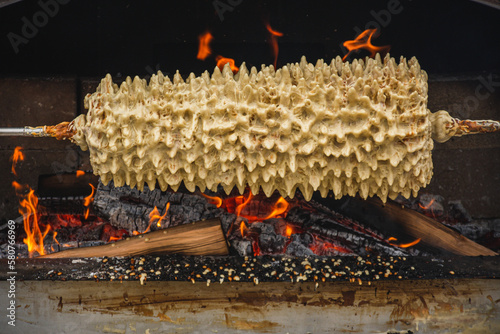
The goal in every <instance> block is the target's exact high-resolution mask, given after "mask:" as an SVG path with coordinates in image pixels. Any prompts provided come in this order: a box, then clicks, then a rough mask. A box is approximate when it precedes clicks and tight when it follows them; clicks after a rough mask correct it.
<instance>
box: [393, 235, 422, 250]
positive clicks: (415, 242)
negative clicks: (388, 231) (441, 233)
mask: <svg viewBox="0 0 500 334" xmlns="http://www.w3.org/2000/svg"><path fill="white" fill-rule="evenodd" d="M397 240H398V239H397V238H394V237H390V238H389V239H387V241H388V242H389V243H390V244H391V245H392V246H396V247H400V248H408V247H411V246H415V245H416V244H418V243H419V242H420V241H421V238H418V239H417V240H414V241H412V242H408V243H404V244H394V243H391V241H397Z"/></svg>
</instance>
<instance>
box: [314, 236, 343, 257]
mask: <svg viewBox="0 0 500 334" xmlns="http://www.w3.org/2000/svg"><path fill="white" fill-rule="evenodd" d="M309 248H310V249H311V250H312V251H313V253H314V254H316V255H331V254H337V253H342V254H352V251H351V250H350V249H347V248H345V247H342V246H338V245H335V244H333V243H331V242H326V241H320V240H318V239H317V238H315V242H314V244H313V245H311V246H310V247H309Z"/></svg>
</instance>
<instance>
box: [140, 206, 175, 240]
mask: <svg viewBox="0 0 500 334" xmlns="http://www.w3.org/2000/svg"><path fill="white" fill-rule="evenodd" d="M168 209H170V202H168V203H167V205H166V206H165V213H164V214H163V216H161V215H160V212H159V211H158V209H157V208H156V206H155V208H154V209H153V210H152V211H151V212H150V213H149V226H151V224H152V223H153V222H154V221H155V220H157V222H156V226H158V227H161V222H162V221H163V219H165V217H166V216H167V213H168ZM149 226H148V230H149ZM144 233H145V232H144Z"/></svg>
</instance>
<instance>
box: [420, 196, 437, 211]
mask: <svg viewBox="0 0 500 334" xmlns="http://www.w3.org/2000/svg"><path fill="white" fill-rule="evenodd" d="M433 203H434V198H433V199H431V201H430V202H429V204H427V205H425V206H424V205H422V204H420V203H418V206H419V207H420V208H421V209H422V210H429V208H430V207H431V206H432V204H433Z"/></svg>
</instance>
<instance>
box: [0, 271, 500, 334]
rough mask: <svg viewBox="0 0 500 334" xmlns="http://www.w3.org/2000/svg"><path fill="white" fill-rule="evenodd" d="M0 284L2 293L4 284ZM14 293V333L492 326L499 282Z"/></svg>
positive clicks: (62, 288) (173, 285)
mask: <svg viewBox="0 0 500 334" xmlns="http://www.w3.org/2000/svg"><path fill="white" fill-rule="evenodd" d="M0 287H1V289H0V290H2V293H3V294H5V293H6V290H7V284H6V282H1V283H0ZM17 289H18V290H17V291H19V292H18V296H17V300H16V301H17V305H18V306H19V307H18V308H17V311H16V317H17V321H16V327H15V328H13V329H14V330H15V331H13V332H12V333H14V332H18V333H29V332H35V331H36V332H37V333H75V332H78V333H108V332H109V333H166V332H169V333H174V332H175V333H242V332H244V333H247V332H248V333H250V332H251V333H263V332H265V333H286V332H289V333H307V332H311V333H327V332H328V333H329V332H335V333H338V332H361V333H415V332H418V333H450V332H468V331H471V332H474V333H478V332H487V333H498V332H500V311H499V308H498V305H497V304H498V301H499V298H500V286H499V284H498V281H496V280H485V279H475V280H474V279H437V280H418V281H415V280H409V281H379V282H374V283H372V284H371V285H370V286H368V285H366V284H365V285H361V286H360V285H358V284H352V283H348V282H339V283H324V284H320V285H319V286H318V287H316V285H315V283H313V282H306V283H299V284H293V283H270V282H269V283H261V284H259V285H254V284H252V283H237V282H232V283H224V284H219V283H216V284H211V285H210V286H209V287H207V286H206V284H201V283H197V284H192V283H190V282H149V283H147V284H146V285H140V284H139V283H138V282H123V283H120V282H89V281H86V282H85V281H79V282H75V281H70V282H50V281H42V282H36V281H24V282H19V283H18V285H17ZM3 328H6V327H5V326H4V327H3Z"/></svg>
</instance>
